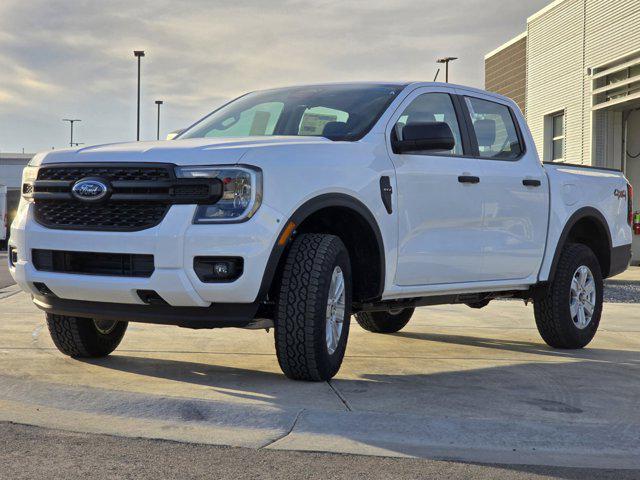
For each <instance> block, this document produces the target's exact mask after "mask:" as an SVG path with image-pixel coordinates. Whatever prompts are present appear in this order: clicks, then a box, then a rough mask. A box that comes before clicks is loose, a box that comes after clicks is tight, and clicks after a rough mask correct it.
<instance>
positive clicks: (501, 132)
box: [465, 97, 524, 160]
mask: <svg viewBox="0 0 640 480" xmlns="http://www.w3.org/2000/svg"><path fill="white" fill-rule="evenodd" d="M465 100H466V103H467V108H468V109H469V113H470V115H471V122H472V124H473V130H474V132H475V134H476V139H477V140H478V149H479V151H480V152H479V153H480V157H482V158H495V159H499V160H515V159H516V158H518V157H520V155H522V153H523V151H524V149H523V148H522V145H521V143H520V138H519V137H518V131H517V129H516V125H515V123H514V121H513V117H512V115H511V109H510V108H509V107H507V106H505V105H501V104H499V103H495V102H490V101H488V100H481V99H479V98H473V97H465Z"/></svg>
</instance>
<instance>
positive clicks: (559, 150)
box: [544, 111, 564, 162]
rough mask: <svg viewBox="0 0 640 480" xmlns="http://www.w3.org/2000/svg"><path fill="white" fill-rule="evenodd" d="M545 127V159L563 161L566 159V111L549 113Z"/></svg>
mask: <svg viewBox="0 0 640 480" xmlns="http://www.w3.org/2000/svg"><path fill="white" fill-rule="evenodd" d="M544 129H545V142H544V143H545V145H544V147H545V148H544V160H545V161H548V162H562V161H563V160H564V111H562V112H556V113H552V114H551V115H547V116H546V117H545V121H544Z"/></svg>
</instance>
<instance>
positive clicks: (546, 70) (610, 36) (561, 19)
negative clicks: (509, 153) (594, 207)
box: [526, 0, 640, 165]
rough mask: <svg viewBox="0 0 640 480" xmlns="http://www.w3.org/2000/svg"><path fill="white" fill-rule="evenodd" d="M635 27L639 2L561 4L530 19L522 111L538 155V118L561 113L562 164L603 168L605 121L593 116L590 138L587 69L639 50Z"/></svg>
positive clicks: (605, 0)
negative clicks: (563, 153) (581, 164)
mask: <svg viewBox="0 0 640 480" xmlns="http://www.w3.org/2000/svg"><path fill="white" fill-rule="evenodd" d="M638 25H640V1H639V0H565V1H564V2H560V3H558V4H556V5H555V6H553V8H550V9H549V10H548V11H546V12H544V13H543V14H541V15H539V16H534V17H532V18H531V19H530V21H529V23H528V40H527V92H526V111H527V121H528V122H529V126H530V127H531V131H532V134H533V137H534V139H535V142H536V145H537V147H538V150H539V151H541V152H542V151H544V146H543V144H544V116H545V115H547V114H549V113H552V112H554V111H560V110H563V109H564V110H565V111H566V117H565V160H566V161H568V162H571V163H584V164H591V163H592V158H593V163H596V164H599V165H604V164H605V163H606V162H605V158H604V156H605V155H606V152H607V145H606V138H605V137H606V135H605V131H606V129H607V121H608V117H607V115H606V114H604V113H597V114H595V115H594V116H593V118H594V119H595V120H594V121H595V123H596V128H595V131H596V133H595V135H596V137H595V138H592V133H591V131H592V126H591V122H592V113H591V77H590V76H589V75H587V68H588V67H595V66H598V65H601V64H604V63H607V62H609V61H611V60H612V59H615V58H618V57H621V56H622V55H625V54H627V53H630V52H632V51H635V50H639V49H640V28H639V27H638ZM592 145H593V147H592ZM592 149H593V152H592ZM592 153H593V155H592Z"/></svg>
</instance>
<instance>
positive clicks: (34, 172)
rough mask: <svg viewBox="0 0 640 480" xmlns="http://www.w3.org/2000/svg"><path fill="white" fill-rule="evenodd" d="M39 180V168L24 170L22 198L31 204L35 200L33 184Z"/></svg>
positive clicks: (26, 168) (27, 167)
mask: <svg viewBox="0 0 640 480" xmlns="http://www.w3.org/2000/svg"><path fill="white" fill-rule="evenodd" d="M37 178H38V167H30V166H28V165H27V166H26V167H24V170H22V198H24V199H25V200H26V201H28V202H31V201H32V200H33V198H32V195H33V182H35V181H36V179H37Z"/></svg>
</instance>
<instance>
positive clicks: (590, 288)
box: [584, 280, 596, 295]
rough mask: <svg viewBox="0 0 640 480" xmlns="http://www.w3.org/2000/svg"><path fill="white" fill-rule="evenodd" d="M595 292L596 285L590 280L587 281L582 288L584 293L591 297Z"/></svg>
mask: <svg viewBox="0 0 640 480" xmlns="http://www.w3.org/2000/svg"><path fill="white" fill-rule="evenodd" d="M595 291H596V284H595V282H593V281H592V280H589V281H588V282H587V284H586V285H585V286H584V293H586V294H587V295H591V294H592V293H595Z"/></svg>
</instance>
